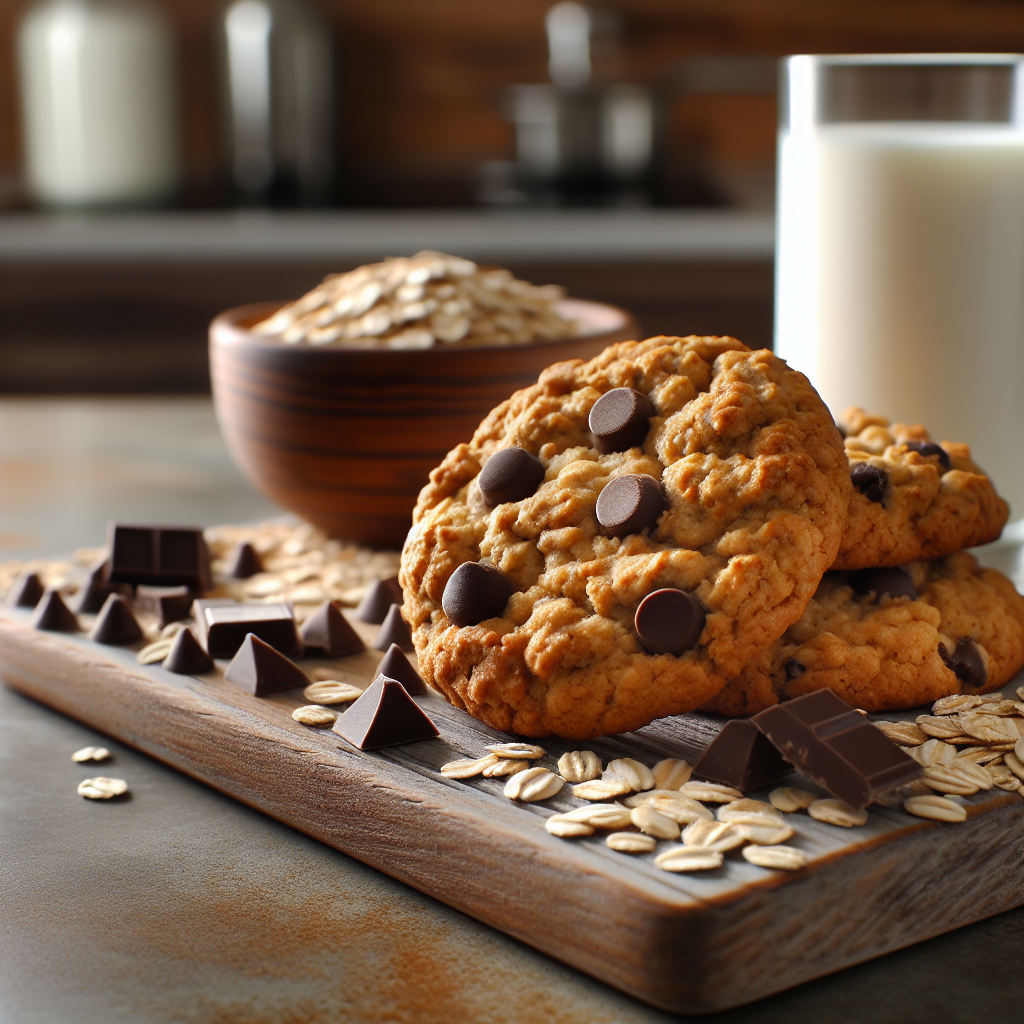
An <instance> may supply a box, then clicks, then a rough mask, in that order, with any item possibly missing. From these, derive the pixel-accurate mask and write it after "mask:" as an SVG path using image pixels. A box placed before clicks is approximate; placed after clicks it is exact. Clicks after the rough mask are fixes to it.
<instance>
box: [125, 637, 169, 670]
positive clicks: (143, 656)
mask: <svg viewBox="0 0 1024 1024" xmlns="http://www.w3.org/2000/svg"><path fill="white" fill-rule="evenodd" d="M173 645H174V641H173V640H157V641H156V642H155V643H152V644H147V645H146V646H145V647H143V648H142V650H141V651H139V653H138V654H136V655H135V660H136V661H137V662H138V663H139V664H140V665H155V664H156V663H157V662H158V661H163V660H164V658H166V657H167V655H168V654H170V653H171V647H172V646H173Z"/></svg>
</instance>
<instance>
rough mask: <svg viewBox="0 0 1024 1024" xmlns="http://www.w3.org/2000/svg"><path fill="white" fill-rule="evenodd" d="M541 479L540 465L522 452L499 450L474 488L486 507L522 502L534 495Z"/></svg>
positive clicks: (542, 469)
mask: <svg viewBox="0 0 1024 1024" xmlns="http://www.w3.org/2000/svg"><path fill="white" fill-rule="evenodd" d="M543 479H544V463H543V462H541V461H540V459H538V458H537V456H536V455H531V454H530V453H529V452H528V451H527V450H526V449H525V448H502V449H501V450H500V451H497V452H495V453H494V454H493V455H492V456H491V457H490V458H489V459H488V460H487V463H486V465H485V466H484V468H483V471H482V472H481V473H480V476H479V477H478V478H477V485H478V486H479V488H480V493H481V494H482V495H483V496H484V501H486V502H487V504H488V505H502V504H504V503H505V502H506V501H522V500H523V498H528V497H530V495H531V494H535V493H536V491H537V488H538V487H540V485H541V482H542V481H543Z"/></svg>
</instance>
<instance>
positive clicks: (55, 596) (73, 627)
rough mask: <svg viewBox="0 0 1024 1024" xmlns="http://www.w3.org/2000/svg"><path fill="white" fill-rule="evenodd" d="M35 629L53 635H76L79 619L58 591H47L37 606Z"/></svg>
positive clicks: (33, 618) (33, 620)
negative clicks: (46, 631) (43, 630)
mask: <svg viewBox="0 0 1024 1024" xmlns="http://www.w3.org/2000/svg"><path fill="white" fill-rule="evenodd" d="M32 625H33V627H34V628H35V629H45V630H48V631H49V632H51V633H76V632H77V631H78V619H77V618H76V617H75V613H74V612H73V611H72V610H71V609H70V608H69V607H68V606H67V605H66V604H65V603H64V599H63V598H62V597H61V596H60V592H59V591H57V590H49V589H48V590H46V591H45V593H44V594H43V596H42V597H41V598H40V599H39V603H38V604H37V605H36V610H35V614H34V615H33V616H32Z"/></svg>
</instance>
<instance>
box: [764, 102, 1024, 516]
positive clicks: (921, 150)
mask: <svg viewBox="0 0 1024 1024" xmlns="http://www.w3.org/2000/svg"><path fill="white" fill-rule="evenodd" d="M775 339H776V340H775V348H776V351H777V352H778V353H779V355H781V356H782V357H783V358H784V359H786V360H788V361H789V363H790V365H792V366H794V367H796V368H798V369H800V370H802V371H803V372H804V373H806V374H807V375H808V376H809V377H810V378H811V380H812V382H813V383H814V384H815V386H816V387H817V388H818V390H819V391H820V393H821V395H822V397H823V398H824V399H825V401H826V403H827V404H828V405H829V407H830V408H831V409H832V411H833V413H834V414H836V415H838V414H840V413H841V412H842V411H843V410H844V409H846V408H847V407H848V406H850V405H861V406H863V407H865V408H867V409H868V410H869V411H872V412H877V413H880V414H883V415H885V416H889V417H891V418H892V419H894V420H897V421H901V422H905V423H922V424H924V425H925V426H926V427H927V428H928V429H929V430H930V431H931V433H932V436H933V437H934V438H936V439H938V440H943V439H949V440H954V441H965V442H967V443H968V444H970V446H971V449H972V452H973V455H974V457H975V461H976V462H977V463H978V464H979V465H981V466H983V467H984V468H985V469H986V470H987V471H988V472H989V473H990V474H991V475H992V477H993V479H994V480H995V483H996V485H997V487H998V489H999V491H1000V493H1002V494H1003V495H1004V497H1006V498H1007V499H1008V500H1009V501H1010V503H1011V506H1012V508H1013V513H1014V517H1019V516H1021V515H1024V429H1022V427H1024V133H1022V132H1021V131H1020V130H1018V129H1014V128H1012V127H1003V126H994V125H978V124H970V123H956V124H947V123H934V122H933V123H927V122H913V123H907V122H902V123H901V122H886V123H856V124H826V125H816V126H813V127H803V126H801V127H800V128H799V129H798V130H797V131H795V132H794V133H792V134H785V133H784V135H783V137H782V138H781V139H780V192H779V239H778V264H777V269H776V325H775Z"/></svg>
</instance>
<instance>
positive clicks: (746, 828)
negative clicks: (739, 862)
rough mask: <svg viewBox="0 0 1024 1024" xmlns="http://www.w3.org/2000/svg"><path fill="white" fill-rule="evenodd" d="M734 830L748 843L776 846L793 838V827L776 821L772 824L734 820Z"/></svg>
mask: <svg viewBox="0 0 1024 1024" xmlns="http://www.w3.org/2000/svg"><path fill="white" fill-rule="evenodd" d="M732 824H733V825H735V826H736V831H737V832H739V834H740V835H741V836H742V837H743V838H744V839H746V841H747V842H748V843H754V844H755V845H757V846H778V845H779V843H784V842H785V841H786V840H787V839H792V838H793V829H792V828H791V827H790V826H789V825H783V824H782V823H781V822H776V823H775V824H773V825H766V824H755V823H752V822H749V823H748V822H745V821H734V822H733V823H732Z"/></svg>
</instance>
